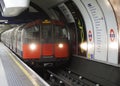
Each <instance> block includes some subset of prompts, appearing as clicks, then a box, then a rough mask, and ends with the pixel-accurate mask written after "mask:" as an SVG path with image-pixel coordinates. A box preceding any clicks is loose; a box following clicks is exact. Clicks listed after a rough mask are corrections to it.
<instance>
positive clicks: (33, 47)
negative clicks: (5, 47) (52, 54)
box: [29, 43, 37, 50]
mask: <svg viewBox="0 0 120 86" xmlns="http://www.w3.org/2000/svg"><path fill="white" fill-rule="evenodd" d="M29 47H30V50H35V49H36V48H37V46H36V44H34V43H32V44H30V46H29Z"/></svg>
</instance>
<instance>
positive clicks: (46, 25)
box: [1, 20, 69, 64]
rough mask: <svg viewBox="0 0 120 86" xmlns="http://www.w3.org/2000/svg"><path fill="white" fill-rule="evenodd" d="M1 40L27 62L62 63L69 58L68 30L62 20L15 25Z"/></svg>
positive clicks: (36, 21)
mask: <svg viewBox="0 0 120 86" xmlns="http://www.w3.org/2000/svg"><path fill="white" fill-rule="evenodd" d="M1 41H2V42H3V43H4V44H5V45H6V46H7V47H9V48H10V49H11V50H12V51H13V52H15V53H16V54H17V55H18V56H19V57H20V58H21V59H22V60H24V61H25V62H31V63H35V62H36V63H49V62H52V63H58V64H60V63H61V61H62V62H66V61H67V60H68V59H69V43H68V30H67V28H66V26H65V25H64V23H63V22H61V21H57V20H45V21H41V20H35V21H33V22H30V23H27V24H24V25H21V26H18V27H14V28H12V29H10V30H7V31H5V32H3V33H2V34H1ZM59 62H60V63H59Z"/></svg>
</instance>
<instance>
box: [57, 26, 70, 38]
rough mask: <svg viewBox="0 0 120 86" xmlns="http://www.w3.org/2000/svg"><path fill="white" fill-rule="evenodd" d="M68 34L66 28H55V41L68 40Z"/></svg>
mask: <svg viewBox="0 0 120 86" xmlns="http://www.w3.org/2000/svg"><path fill="white" fill-rule="evenodd" d="M67 38H68V33H67V30H66V28H65V27H61V26H55V39H67Z"/></svg>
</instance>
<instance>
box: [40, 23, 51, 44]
mask: <svg viewBox="0 0 120 86" xmlns="http://www.w3.org/2000/svg"><path fill="white" fill-rule="evenodd" d="M41 31H42V33H41V41H42V42H52V26H51V25H50V24H43V26H42V30H41Z"/></svg>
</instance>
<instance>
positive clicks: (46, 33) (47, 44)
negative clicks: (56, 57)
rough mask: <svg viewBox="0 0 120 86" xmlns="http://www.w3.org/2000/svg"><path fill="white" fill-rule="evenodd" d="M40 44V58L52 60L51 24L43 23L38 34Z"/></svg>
mask: <svg viewBox="0 0 120 86" xmlns="http://www.w3.org/2000/svg"><path fill="white" fill-rule="evenodd" d="M40 37H41V38H40V39H41V41H40V42H41V44H42V49H41V53H42V57H43V58H52V57H53V30H52V25H51V23H43V24H42V27H41V34H40Z"/></svg>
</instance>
